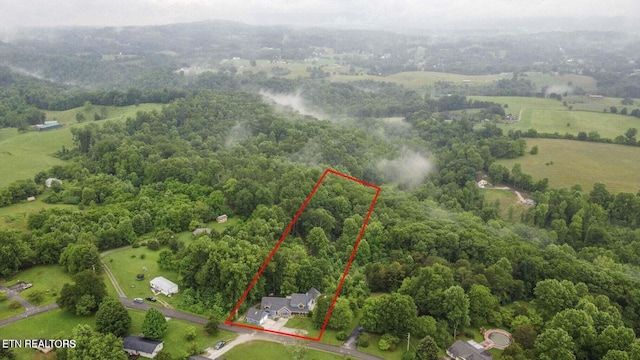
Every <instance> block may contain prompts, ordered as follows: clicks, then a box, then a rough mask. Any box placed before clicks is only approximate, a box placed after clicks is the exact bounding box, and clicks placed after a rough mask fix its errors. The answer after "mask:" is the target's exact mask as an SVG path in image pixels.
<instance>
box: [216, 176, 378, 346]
mask: <svg viewBox="0 0 640 360" xmlns="http://www.w3.org/2000/svg"><path fill="white" fill-rule="evenodd" d="M328 174H334V175H337V176H340V177H343V178H345V179H348V180H351V181H355V182H357V183H359V184H362V185H364V186H367V187H370V188H372V189H375V190H376V194H375V196H374V197H373V201H372V202H371V206H369V211H368V212H367V216H366V217H365V218H364V222H363V223H362V227H361V228H360V233H359V234H358V238H357V239H356V243H355V245H354V247H353V250H352V251H351V256H350V257H349V261H348V262H347V266H346V267H345V269H344V272H343V273H342V276H341V278H340V282H339V283H338V289H337V290H336V293H335V294H334V296H333V300H332V301H331V305H330V306H329V311H328V312H327V316H326V317H325V318H324V323H323V324H322V328H321V329H320V334H319V335H318V337H317V338H312V337H308V336H303V335H298V334H291V333H287V332H282V331H275V330H269V329H263V328H259V327H256V326H251V325H246V324H238V323H235V322H232V321H231V319H232V318H233V316H234V315H235V314H236V313H237V312H238V309H239V308H240V305H242V303H243V302H244V300H245V299H246V298H247V295H249V292H250V291H251V289H252V288H253V286H254V285H255V283H256V282H257V281H258V279H259V278H260V276H261V275H262V272H263V271H264V269H265V268H266V267H267V265H268V264H269V262H270V261H271V259H272V258H273V255H274V254H275V253H276V251H277V250H278V248H280V245H281V244H282V242H283V241H284V239H285V238H286V237H287V236H288V235H289V232H290V231H291V229H292V228H293V225H294V224H295V223H296V221H298V218H299V217H300V215H301V214H302V211H303V210H304V209H305V208H306V207H307V204H309V201H310V200H311V198H312V197H313V195H314V194H315V193H316V190H318V187H320V184H321V183H322V181H324V179H325V177H326V176H327V175H328ZM379 195H380V187H379V186H377V185H373V184H370V183H368V182H366V181H363V180H360V179H357V178H354V177H352V176H349V175H346V174H343V173H341V172H338V171H335V170H333V169H326V170H325V171H324V173H323V174H322V176H321V177H320V180H318V182H317V183H316V184H315V185H314V186H313V189H312V190H311V192H310V193H309V195H307V198H306V199H305V200H304V203H303V204H302V206H301V207H300V209H298V212H297V213H296V215H295V216H294V217H293V219H292V220H291V222H290V223H289V226H287V229H286V230H285V231H284V233H283V234H282V236H280V240H278V243H277V244H276V245H275V246H274V248H273V250H271V252H270V253H269V256H267V259H266V260H265V261H264V263H263V264H262V266H261V267H260V270H258V273H257V274H256V276H254V277H253V280H251V283H250V284H249V286H248V287H247V289H246V290H245V291H244V294H242V297H241V298H240V300H238V302H237V303H236V306H235V307H234V308H233V310H232V311H231V313H230V314H229V317H227V320H225V322H224V323H225V324H227V325H231V326H238V327H242V328H246V329H252V330H259V331H264V332H268V333H273V334H278V335H286V336H291V337H295V338H299V339H305V340H312V341H320V339H321V338H322V334H323V333H324V330H325V328H326V327H327V324H328V323H329V318H330V317H331V313H332V312H333V307H334V306H335V303H336V301H337V300H338V296H339V295H340V290H342V284H343V283H344V280H345V278H346V277H347V273H348V272H349V268H351V263H352V262H353V259H354V257H355V256H356V251H357V250H358V245H360V240H361V239H362V236H363V235H364V230H365V229H366V227H367V223H368V222H369V218H371V213H372V212H373V208H374V207H375V205H376V201H378V196H379Z"/></svg>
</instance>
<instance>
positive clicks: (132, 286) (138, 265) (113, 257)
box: [103, 246, 182, 308]
mask: <svg viewBox="0 0 640 360" xmlns="http://www.w3.org/2000/svg"><path fill="white" fill-rule="evenodd" d="M159 253H160V250H157V251H153V250H149V249H148V248H147V247H146V246H141V247H139V248H137V249H134V248H126V249H122V250H118V251H115V252H112V253H110V254H108V255H106V256H105V257H104V258H103V260H104V262H105V263H106V264H107V266H109V269H111V272H112V273H113V275H114V276H115V278H116V280H118V284H120V287H121V288H122V290H123V291H124V292H125V294H126V295H127V297H128V298H130V299H133V298H137V297H140V298H145V297H147V296H153V293H152V292H151V288H150V287H149V281H150V280H151V279H153V278H154V277H156V276H164V277H165V278H167V279H169V280H171V281H173V282H175V283H178V274H177V273H176V272H174V271H166V270H161V269H160V267H159V266H158V254H159ZM142 254H145V258H144V259H141V258H140V255H142ZM134 255H135V256H134ZM144 267H146V269H147V271H144V270H143V268H144ZM140 273H144V275H145V278H144V280H141V281H138V280H136V275H137V274H140ZM157 297H158V298H159V299H162V300H164V301H166V302H167V303H169V304H170V305H171V306H173V307H174V308H177V306H178V304H179V303H180V302H181V301H182V294H180V293H177V294H174V295H173V296H172V297H167V296H164V295H158V296H157ZM158 305H159V304H158Z"/></svg>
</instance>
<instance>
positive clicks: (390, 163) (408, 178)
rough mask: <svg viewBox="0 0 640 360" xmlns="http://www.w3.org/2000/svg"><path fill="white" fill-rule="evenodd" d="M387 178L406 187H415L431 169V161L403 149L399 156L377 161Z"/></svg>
mask: <svg viewBox="0 0 640 360" xmlns="http://www.w3.org/2000/svg"><path fill="white" fill-rule="evenodd" d="M378 168H379V169H380V170H382V171H384V174H385V176H386V178H387V180H390V181H393V182H397V183H399V184H400V185H403V186H405V187H408V188H415V187H417V186H419V185H420V184H422V183H423V181H424V178H425V176H427V175H428V174H429V173H430V172H431V171H432V170H433V169H434V166H433V163H432V162H431V161H430V160H429V159H428V158H427V157H426V156H424V155H422V154H420V153H418V152H415V151H411V150H407V149H403V150H402V151H401V154H400V156H399V157H397V158H395V159H392V160H387V159H384V160H382V161H380V163H378Z"/></svg>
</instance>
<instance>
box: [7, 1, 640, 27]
mask: <svg viewBox="0 0 640 360" xmlns="http://www.w3.org/2000/svg"><path fill="white" fill-rule="evenodd" d="M639 10H640V1H638V0H609V1H602V0H323V1H319V0H58V1H53V0H0V27H11V26H16V25H17V26H51V25H53V26H58V25H97V26H108V25H148V24H166V23H175V22H190V21H199V20H207V19H226V20H236V21H242V22H246V23H250V24H297V25H339V26H349V27H382V28H384V27H385V26H389V25H393V24H404V25H407V26H412V27H422V25H427V24H428V23H430V22H431V23H433V22H436V21H437V22H440V21H456V22H460V21H465V20H467V19H482V18H509V17H518V18H520V17H525V18H526V17H590V16H607V17H615V16H638V14H639V13H640V11H639Z"/></svg>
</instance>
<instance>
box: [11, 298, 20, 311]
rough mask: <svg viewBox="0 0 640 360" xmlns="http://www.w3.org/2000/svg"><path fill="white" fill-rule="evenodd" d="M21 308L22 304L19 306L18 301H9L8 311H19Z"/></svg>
mask: <svg viewBox="0 0 640 360" xmlns="http://www.w3.org/2000/svg"><path fill="white" fill-rule="evenodd" d="M21 307H22V304H20V301H18V300H11V301H9V309H10V310H16V309H20V308H21Z"/></svg>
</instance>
